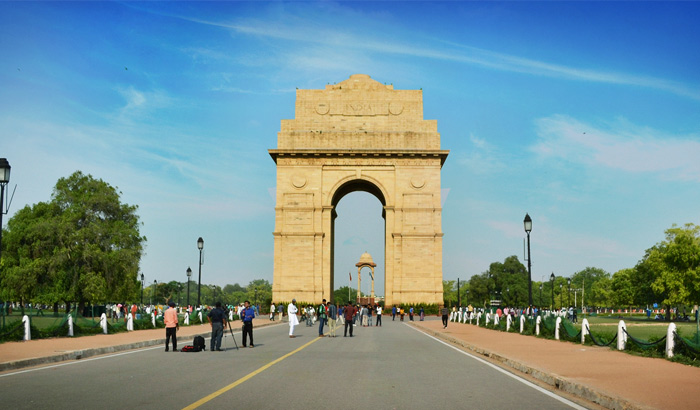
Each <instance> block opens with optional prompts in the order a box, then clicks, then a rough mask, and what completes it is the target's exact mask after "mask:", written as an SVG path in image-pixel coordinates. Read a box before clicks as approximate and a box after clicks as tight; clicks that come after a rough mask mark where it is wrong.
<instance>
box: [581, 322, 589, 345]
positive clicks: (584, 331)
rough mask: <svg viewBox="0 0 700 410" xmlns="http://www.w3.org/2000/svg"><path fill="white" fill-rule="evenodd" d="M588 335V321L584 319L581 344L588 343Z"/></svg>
mask: <svg viewBox="0 0 700 410" xmlns="http://www.w3.org/2000/svg"><path fill="white" fill-rule="evenodd" d="M587 334H588V319H585V318H584V319H583V321H582V322H581V344H584V343H586V335H587Z"/></svg>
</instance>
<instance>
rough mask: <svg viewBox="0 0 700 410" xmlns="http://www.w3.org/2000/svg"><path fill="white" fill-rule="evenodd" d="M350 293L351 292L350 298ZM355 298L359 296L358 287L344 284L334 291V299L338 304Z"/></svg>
mask: <svg viewBox="0 0 700 410" xmlns="http://www.w3.org/2000/svg"><path fill="white" fill-rule="evenodd" d="M348 293H349V294H350V296H349V299H348ZM355 298H357V289H355V288H351V287H349V286H343V287H340V288H338V289H336V290H335V291H333V300H334V301H335V303H336V305H339V304H345V303H347V302H355Z"/></svg>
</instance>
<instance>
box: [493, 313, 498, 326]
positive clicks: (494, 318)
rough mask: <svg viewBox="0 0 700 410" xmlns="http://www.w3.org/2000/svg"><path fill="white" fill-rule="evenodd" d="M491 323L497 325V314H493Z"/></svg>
mask: <svg viewBox="0 0 700 410" xmlns="http://www.w3.org/2000/svg"><path fill="white" fill-rule="evenodd" d="M493 325H494V326H498V314H494V315H493Z"/></svg>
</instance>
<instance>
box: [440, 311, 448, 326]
mask: <svg viewBox="0 0 700 410" xmlns="http://www.w3.org/2000/svg"><path fill="white" fill-rule="evenodd" d="M440 310H441V312H442V328H443V329H447V315H449V314H450V309H448V308H447V307H443V308H442V309H440Z"/></svg>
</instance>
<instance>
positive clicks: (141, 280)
mask: <svg viewBox="0 0 700 410" xmlns="http://www.w3.org/2000/svg"><path fill="white" fill-rule="evenodd" d="M143 279H144V277H143V273H142V274H141V306H142V307H143Z"/></svg>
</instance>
